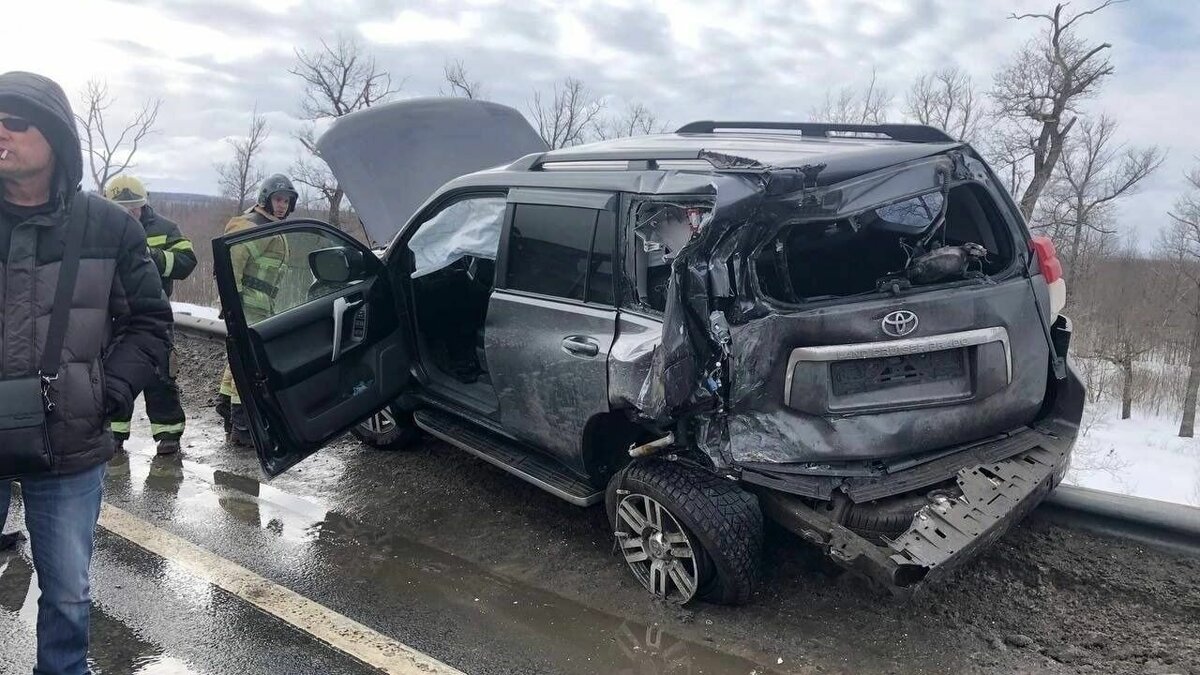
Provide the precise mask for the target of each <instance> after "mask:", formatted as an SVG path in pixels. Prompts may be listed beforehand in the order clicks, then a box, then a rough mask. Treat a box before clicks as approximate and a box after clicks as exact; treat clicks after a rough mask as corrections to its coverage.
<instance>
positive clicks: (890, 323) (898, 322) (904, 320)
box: [882, 309, 917, 337]
mask: <svg viewBox="0 0 1200 675" xmlns="http://www.w3.org/2000/svg"><path fill="white" fill-rule="evenodd" d="M882 326H883V332H884V334H886V335H890V336H892V337H904V336H905V335H908V334H909V333H911V332H913V331H914V330H916V329H917V315H916V314H914V313H912V312H910V311H908V310H907V309H901V310H897V311H895V312H892V313H890V314H888V315H887V316H885V317H883V322H882Z"/></svg>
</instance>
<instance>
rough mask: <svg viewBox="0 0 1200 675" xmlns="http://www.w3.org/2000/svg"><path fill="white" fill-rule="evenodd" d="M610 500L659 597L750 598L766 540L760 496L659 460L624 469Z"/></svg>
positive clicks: (629, 555)
mask: <svg viewBox="0 0 1200 675" xmlns="http://www.w3.org/2000/svg"><path fill="white" fill-rule="evenodd" d="M606 505H607V507H608V517H609V522H610V523H611V524H612V526H613V533H614V535H615V536H616V539H617V548H618V549H619V550H620V552H621V555H622V556H623V557H624V559H625V563H626V564H627V565H628V566H629V569H630V571H631V572H633V575H634V577H635V578H637V580H638V581H639V582H640V583H641V584H642V586H644V587H645V588H646V590H648V591H650V592H651V593H653V594H654V595H655V596H657V597H661V598H664V599H670V600H674V601H677V602H687V601H689V600H691V599H693V598H701V599H704V600H708V601H710V602H717V603H722V604H730V605H737V604H743V603H745V602H747V601H748V600H749V599H750V596H751V595H752V593H753V592H754V588H755V585H756V584H757V581H758V574H759V565H760V557H761V554H762V539H763V520H762V512H761V511H760V510H759V506H758V500H757V498H756V497H754V495H752V494H750V493H748V492H746V491H745V490H742V489H741V488H740V487H738V486H737V484H735V483H733V482H730V481H728V480H725V479H723V478H719V477H717V476H715V475H713V474H711V473H709V472H707V471H703V470H701V469H697V468H692V467H687V466H683V465H680V464H679V463H677V462H667V461H663V460H657V459H655V460H647V461H642V462H635V463H633V464H630V465H629V466H628V467H627V468H625V469H623V470H621V471H619V472H617V474H616V475H615V476H613V479H612V482H611V483H610V485H609V489H608V491H607V493H606Z"/></svg>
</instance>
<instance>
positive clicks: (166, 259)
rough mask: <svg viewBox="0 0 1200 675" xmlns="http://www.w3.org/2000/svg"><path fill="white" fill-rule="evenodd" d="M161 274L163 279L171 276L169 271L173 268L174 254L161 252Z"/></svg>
mask: <svg viewBox="0 0 1200 675" xmlns="http://www.w3.org/2000/svg"><path fill="white" fill-rule="evenodd" d="M162 254H163V273H162V275H163V276H164V277H169V276H171V270H172V269H174V268H175V254H174V253H171V252H170V251H163V252H162Z"/></svg>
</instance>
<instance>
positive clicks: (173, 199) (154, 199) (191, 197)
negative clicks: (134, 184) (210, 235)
mask: <svg viewBox="0 0 1200 675" xmlns="http://www.w3.org/2000/svg"><path fill="white" fill-rule="evenodd" d="M150 202H151V203H152V204H168V203H169V204H173V205H178V206H199V207H204V206H215V207H218V208H221V207H224V206H228V207H229V208H230V209H232V208H233V204H232V203H231V202H230V200H228V199H225V198H224V197H217V196H216V195H199V194H194V193H191V192H151V193H150Z"/></svg>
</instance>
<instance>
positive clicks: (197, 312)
mask: <svg viewBox="0 0 1200 675" xmlns="http://www.w3.org/2000/svg"><path fill="white" fill-rule="evenodd" d="M171 308H172V309H173V310H174V311H176V312H179V313H182V314H191V315H192V316H197V317H201V318H204V319H212V320H214V321H215V320H216V319H217V313H218V311H219V310H217V308H216V307H204V306H202V305H193V304H192V303H190V302H172V303H171Z"/></svg>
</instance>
